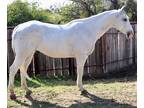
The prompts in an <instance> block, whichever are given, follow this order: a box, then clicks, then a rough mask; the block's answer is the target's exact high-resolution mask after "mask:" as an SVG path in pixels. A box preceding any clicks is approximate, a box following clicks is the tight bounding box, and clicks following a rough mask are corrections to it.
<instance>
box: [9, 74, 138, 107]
mask: <svg viewBox="0 0 144 108" xmlns="http://www.w3.org/2000/svg"><path fill="white" fill-rule="evenodd" d="M83 83H84V87H85V88H86V90H88V91H89V94H88V95H85V96H83V95H81V93H80V91H79V90H78V88H77V86H76V84H75V81H73V80H62V79H58V78H57V79H48V78H47V79H46V78H35V79H33V80H32V81H28V85H29V87H30V89H31V90H32V91H33V94H32V96H31V97H29V98H26V97H25V92H24V90H22V89H21V88H20V81H19V80H16V82H15V85H16V87H15V93H16V94H17V100H16V101H12V100H10V99H9V96H8V108H136V101H137V99H136V77H126V78H118V79H116V78H113V79H101V80H87V81H84V82H83Z"/></svg>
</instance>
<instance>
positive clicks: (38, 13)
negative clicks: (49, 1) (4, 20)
mask: <svg viewBox="0 0 144 108" xmlns="http://www.w3.org/2000/svg"><path fill="white" fill-rule="evenodd" d="M7 13H8V26H16V25H18V24H20V23H23V22H26V21H29V20H39V21H44V22H49V14H50V12H48V11H46V10H42V9H38V7H37V5H36V3H32V5H30V4H29V3H28V2H22V1H20V0H16V1H14V2H13V3H12V4H10V5H8V12H7Z"/></svg>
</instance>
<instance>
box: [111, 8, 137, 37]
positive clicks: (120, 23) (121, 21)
mask: <svg viewBox="0 0 144 108" xmlns="http://www.w3.org/2000/svg"><path fill="white" fill-rule="evenodd" d="M124 8H125V6H123V7H122V8H121V9H118V10H117V12H116V14H115V18H114V21H113V23H114V27H115V28H116V29H118V30H119V31H120V32H122V33H124V34H126V35H127V36H128V37H130V36H133V35H134V32H133V29H132V26H131V24H130V22H129V17H128V16H127V14H126V12H125V11H124Z"/></svg>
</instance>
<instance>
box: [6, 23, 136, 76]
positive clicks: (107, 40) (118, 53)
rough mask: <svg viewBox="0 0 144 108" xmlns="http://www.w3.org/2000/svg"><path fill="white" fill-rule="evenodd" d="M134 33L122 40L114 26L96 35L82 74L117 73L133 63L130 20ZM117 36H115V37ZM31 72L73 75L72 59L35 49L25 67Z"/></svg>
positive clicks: (134, 51) (9, 45)
mask: <svg viewBox="0 0 144 108" xmlns="http://www.w3.org/2000/svg"><path fill="white" fill-rule="evenodd" d="M131 24H132V26H133V29H134V33H135V36H134V37H133V39H126V37H125V36H122V35H123V34H122V33H120V32H118V31H117V30H116V29H110V30H109V31H108V32H106V33H105V34H104V36H102V38H100V39H99V40H98V41H97V43H96V45H95V50H94V51H93V53H92V54H91V55H90V56H89V57H88V59H87V62H86V63H85V67H84V76H93V77H100V76H104V75H105V73H109V72H118V71H120V69H123V68H125V67H128V66H130V65H136V62H137V61H136V58H137V43H136V42H137V31H136V30H137V28H136V27H137V24H136V23H135V22H132V23H131ZM13 28H14V27H8V28H7V45H8V56H7V57H8V70H9V67H10V65H11V64H12V63H13V60H14V54H13V51H12V48H11V34H12V31H13ZM117 35H119V36H117ZM28 73H29V75H30V76H32V75H37V74H40V75H44V76H48V77H51V76H52V77H53V76H65V77H67V76H76V61H75V60H74V59H71V58H67V59H63V58H60V59H58V58H50V57H48V56H45V55H43V54H41V53H40V52H36V53H35V55H34V57H33V59H32V62H31V64H30V66H29V68H28Z"/></svg>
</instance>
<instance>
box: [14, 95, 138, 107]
mask: <svg viewBox="0 0 144 108" xmlns="http://www.w3.org/2000/svg"><path fill="white" fill-rule="evenodd" d="M83 96H84V97H86V98H89V99H90V100H91V102H83V103H82V102H81V100H75V103H74V104H71V105H70V106H69V107H63V106H59V105H58V104H57V103H55V104H54V103H50V102H48V101H39V100H36V99H33V97H31V96H26V98H27V99H28V100H29V101H30V102H31V105H29V104H27V103H24V102H22V101H20V100H15V102H17V103H18V104H20V105H22V106H24V107H28V108H136V106H132V105H129V104H122V103H118V102H116V100H113V99H103V98H100V97H97V96H95V95H93V94H91V93H87V94H85V95H83Z"/></svg>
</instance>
